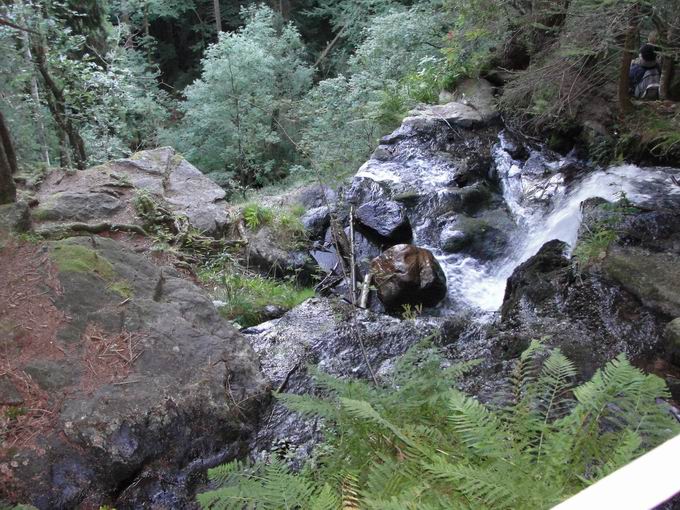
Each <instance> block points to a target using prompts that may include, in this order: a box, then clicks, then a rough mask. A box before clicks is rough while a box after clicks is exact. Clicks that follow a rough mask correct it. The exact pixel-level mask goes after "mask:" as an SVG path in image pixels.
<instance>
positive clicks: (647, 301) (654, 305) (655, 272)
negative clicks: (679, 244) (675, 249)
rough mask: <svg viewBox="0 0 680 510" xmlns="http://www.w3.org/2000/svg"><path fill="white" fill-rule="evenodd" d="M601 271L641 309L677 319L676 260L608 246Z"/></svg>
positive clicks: (679, 265)
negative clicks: (644, 307)
mask: <svg viewBox="0 0 680 510" xmlns="http://www.w3.org/2000/svg"><path fill="white" fill-rule="evenodd" d="M602 269H603V270H604V272H605V273H606V274H607V275H608V276H609V277H610V278H612V279H613V280H615V281H616V282H618V283H619V284H620V285H621V286H622V287H623V288H625V289H626V290H628V291H629V292H631V293H632V294H634V295H635V296H636V297H637V298H638V299H639V300H640V301H641V302H642V304H644V305H645V306H647V307H648V308H651V309H652V310H655V311H657V312H661V313H663V314H664V315H668V316H671V317H679V316H680V257H679V256H678V255H675V254H673V253H655V252H650V251H648V250H645V249H642V248H638V247H626V248H624V247H620V246H612V247H611V248H610V249H609V251H608V252H607V256H606V257H605V259H604V260H603V262H602Z"/></svg>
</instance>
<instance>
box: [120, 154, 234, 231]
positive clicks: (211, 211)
mask: <svg viewBox="0 0 680 510" xmlns="http://www.w3.org/2000/svg"><path fill="white" fill-rule="evenodd" d="M110 164H111V165H113V170H114V171H115V170H117V169H118V168H120V169H121V170H123V169H128V171H127V172H126V171H125V170H123V172H124V173H125V174H127V175H128V176H129V178H130V180H131V181H132V183H133V185H134V186H135V187H137V188H140V189H146V190H147V191H149V192H151V193H154V194H159V195H161V196H162V197H163V198H164V199H165V200H166V201H167V202H168V203H169V204H170V205H171V207H172V210H173V211H174V212H176V213H178V214H184V215H185V216H186V217H187V218H188V219H189V222H190V223H191V225H193V226H194V227H196V228H197V229H199V230H203V231H205V232H209V233H214V232H217V231H219V230H221V229H222V228H223V227H224V225H225V224H226V223H227V221H228V216H227V212H226V210H225V203H224V197H225V195H226V193H225V191H224V190H223V189H222V188H220V187H219V186H218V185H217V184H215V183H214V182H213V181H211V180H210V179H209V178H208V177H206V176H205V175H204V174H203V173H201V171H200V170H198V169H197V168H196V167H195V166H193V165H192V164H191V163H189V162H188V161H187V160H186V159H184V158H182V157H181V156H180V155H179V154H177V153H176V152H175V150H174V149H173V148H171V147H162V148H160V149H154V150H150V151H142V152H138V153H137V154H135V155H134V156H133V157H132V158H130V159H124V160H120V161H114V162H113V163H110ZM129 169H135V170H137V172H134V173H133V174H132V175H130V173H129Z"/></svg>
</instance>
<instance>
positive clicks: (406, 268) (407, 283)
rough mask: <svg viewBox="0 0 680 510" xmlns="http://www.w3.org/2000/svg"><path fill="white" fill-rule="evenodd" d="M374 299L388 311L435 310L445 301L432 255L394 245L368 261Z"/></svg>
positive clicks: (442, 280) (442, 282) (442, 281)
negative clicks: (373, 283)
mask: <svg viewBox="0 0 680 510" xmlns="http://www.w3.org/2000/svg"><path fill="white" fill-rule="evenodd" d="M371 271H372V273H373V277H374V281H375V284H376V287H377V289H378V297H379V298H380V301H382V303H383V304H384V305H385V308H387V310H389V311H401V309H402V307H403V306H404V305H411V306H416V305H422V306H435V305H436V304H437V303H439V302H440V301H441V300H442V299H444V298H445V297H446V275H445V274H444V271H443V270H442V268H441V266H440V265H439V262H437V259H435V257H434V255H432V252H430V251H429V250H426V249H424V248H418V247H417V246H414V245H412V244H398V245H396V246H393V247H392V248H390V249H388V250H387V251H385V252H384V253H383V254H382V255H380V256H379V257H376V258H374V259H373V260H372V261H371Z"/></svg>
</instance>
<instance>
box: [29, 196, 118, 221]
mask: <svg viewBox="0 0 680 510" xmlns="http://www.w3.org/2000/svg"><path fill="white" fill-rule="evenodd" d="M121 209H123V202H121V201H120V200H119V199H118V198H116V197H114V196H111V195H109V194H107V193H97V192H87V191H86V192H82V193H81V192H70V191H62V192H58V193H55V194H54V195H52V196H51V197H49V198H48V199H47V200H45V201H43V202H41V204H40V207H39V208H38V209H37V210H36V211H35V212H34V213H33V215H34V217H35V218H36V219H38V220H41V221H63V220H72V221H90V220H94V219H101V220H105V219H108V218H111V217H112V216H113V215H115V214H116V213H117V212H118V211H120V210H121Z"/></svg>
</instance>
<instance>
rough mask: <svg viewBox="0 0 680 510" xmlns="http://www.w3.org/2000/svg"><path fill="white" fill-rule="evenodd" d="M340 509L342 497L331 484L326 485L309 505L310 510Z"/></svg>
mask: <svg viewBox="0 0 680 510" xmlns="http://www.w3.org/2000/svg"><path fill="white" fill-rule="evenodd" d="M339 508H340V497H339V496H338V494H337V493H336V492H335V490H333V487H331V486H330V485H329V484H324V485H323V487H321V490H320V491H319V492H318V493H317V494H316V495H315V496H314V497H313V498H312V500H311V501H310V503H309V510H338V509H339Z"/></svg>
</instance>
